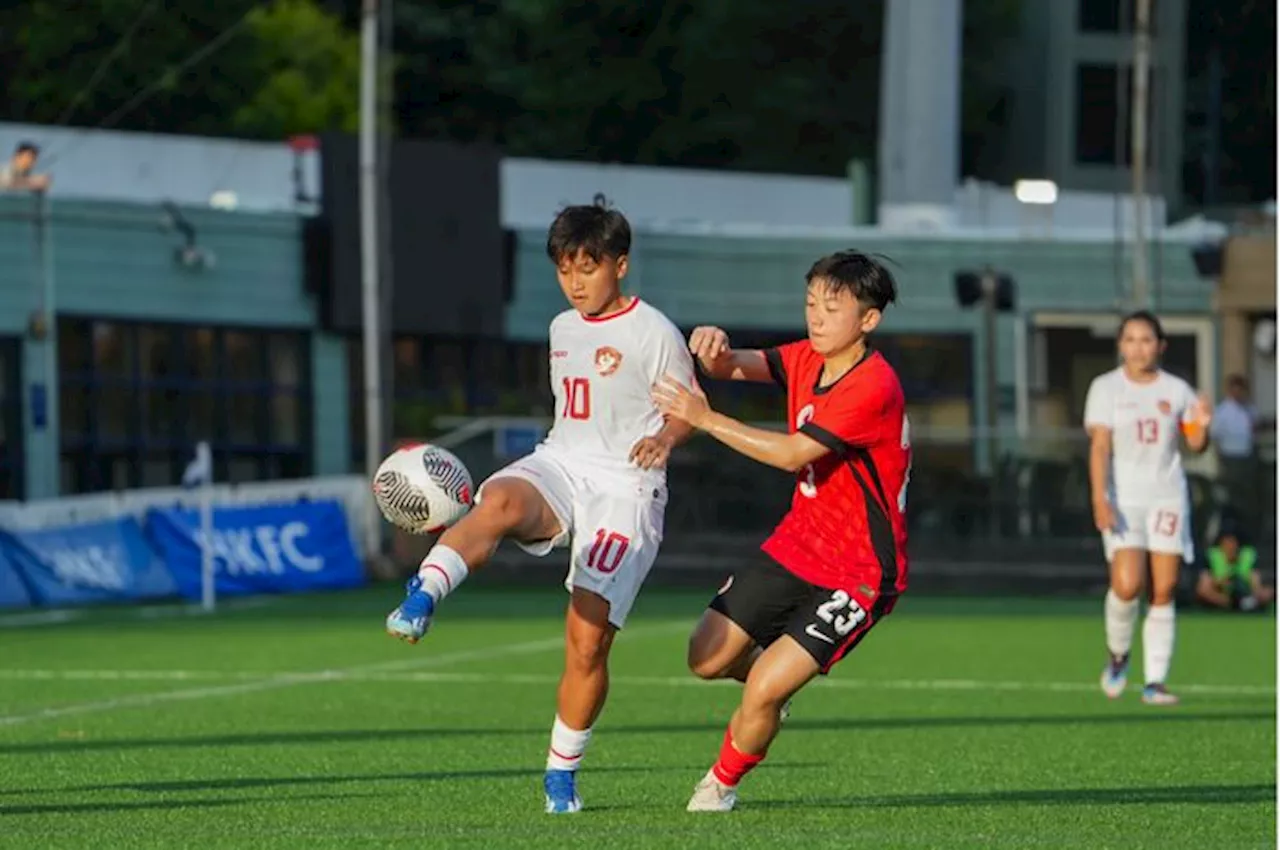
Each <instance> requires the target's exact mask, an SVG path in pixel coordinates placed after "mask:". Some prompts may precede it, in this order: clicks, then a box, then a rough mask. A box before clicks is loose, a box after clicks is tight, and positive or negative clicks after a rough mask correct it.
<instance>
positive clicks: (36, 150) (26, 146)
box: [13, 142, 40, 156]
mask: <svg viewBox="0 0 1280 850" xmlns="http://www.w3.org/2000/svg"><path fill="white" fill-rule="evenodd" d="M20 153H29V154H31V155H32V156H39V155H40V146H39V145H37V144H36V143H35V142H18V146H17V147H16V148H14V149H13V155H14V156H17V155H18V154H20Z"/></svg>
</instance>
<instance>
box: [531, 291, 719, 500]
mask: <svg viewBox="0 0 1280 850" xmlns="http://www.w3.org/2000/svg"><path fill="white" fill-rule="evenodd" d="M550 342H551V369H550V372H551V390H552V392H553V393H554V394H555V399H556V411H555V424H554V425H552V426H551V433H550V434H548V435H547V439H546V441H545V445H546V447H547V448H550V449H553V450H555V451H556V452H557V453H558V454H560V455H561V456H563V457H566V458H568V459H570V460H571V461H572V462H573V463H574V464H575V466H577V467H578V468H581V467H582V466H583V465H584V464H586V465H588V466H590V467H591V468H594V469H598V470H600V471H601V472H611V473H616V472H622V473H628V472H630V473H635V474H637V475H639V474H641V472H642V471H641V470H640V469H639V468H638V467H636V466H634V465H633V464H632V463H631V462H630V460H629V457H630V454H631V448H632V447H633V446H634V445H635V444H636V443H637V442H639V441H640V440H641V439H643V438H644V437H651V436H653V435H654V434H656V433H658V431H660V430H661V429H662V425H663V422H664V419H663V416H662V413H661V412H659V411H658V409H657V408H656V407H654V404H653V400H652V398H651V396H650V391H651V390H652V388H653V385H654V384H655V383H656V382H657V381H658V379H659V378H660V377H662V376H663V375H664V374H668V373H670V374H671V375H672V376H674V377H675V379H676V380H678V381H679V382H680V383H682V384H684V385H685V386H687V387H691V386H693V385H694V374H693V358H692V357H691V356H690V355H689V349H688V347H687V346H686V345H685V342H684V337H682V336H681V334H680V331H679V330H678V329H677V328H676V326H675V325H674V324H672V323H671V320H670V319H668V318H667V317H666V316H664V315H663V314H662V313H661V312H660V311H659V310H657V309H656V308H654V307H651V306H649V305H648V304H646V303H644V302H642V301H641V300H640V299H639V298H635V297H633V298H632V299H631V303H630V304H628V305H627V306H626V307H624V308H623V309H622V310H620V311H618V312H617V313H613V314H612V315H609V316H605V317H602V318H593V317H590V316H584V315H582V314H581V313H579V312H578V311H577V310H566V311H564V312H563V313H561V314H560V315H558V316H556V318H555V319H554V320H553V321H552V322H551V339H550ZM651 474H658V475H662V473H661V472H655V473H651Z"/></svg>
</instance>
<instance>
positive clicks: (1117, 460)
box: [1084, 369, 1196, 507]
mask: <svg viewBox="0 0 1280 850" xmlns="http://www.w3.org/2000/svg"><path fill="white" fill-rule="evenodd" d="M1195 402H1196V394H1195V392H1194V391H1193V390H1192V389H1191V386H1190V385H1189V384H1188V383H1187V382H1186V381H1184V380H1182V379H1181V378H1179V377H1177V376H1175V375H1170V374H1169V373H1168V372H1164V371H1160V372H1157V373H1156V377H1155V380H1153V381H1149V382H1147V383H1145V384H1140V383H1137V382H1135V381H1131V380H1129V379H1128V378H1127V377H1125V374H1124V370H1123V369H1113V370H1111V371H1110V372H1105V373H1103V374H1101V375H1099V376H1098V377H1096V378H1094V379H1093V383H1092V384H1090V385H1089V395H1088V396H1087V398H1086V399H1085V405H1084V425H1085V428H1086V429H1089V428H1093V427H1103V428H1108V429H1110V431H1111V475H1110V476H1109V480H1110V491H1111V492H1110V493H1109V495H1110V496H1111V499H1112V501H1113V503H1114V504H1116V505H1117V506H1124V507H1141V506H1147V505H1155V504H1168V503H1180V502H1181V501H1182V500H1183V499H1184V498H1185V496H1186V492H1187V478H1186V474H1185V473H1184V472H1183V469H1182V452H1181V449H1180V445H1179V435H1180V433H1181V423H1182V422H1183V420H1185V419H1188V418H1189V417H1190V416H1191V412H1192V410H1193V408H1194V406H1195Z"/></svg>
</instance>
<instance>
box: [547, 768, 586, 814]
mask: <svg viewBox="0 0 1280 850" xmlns="http://www.w3.org/2000/svg"><path fill="white" fill-rule="evenodd" d="M575 781H576V777H575V776H574V771H572V770H548V771H547V773H546V775H545V776H543V777H542V787H543V789H544V790H545V791H546V792H547V814H549V815H567V814H571V813H573V812H580V811H582V798H581V797H579V796H578V789H577V787H576V786H575V784H574V783H575Z"/></svg>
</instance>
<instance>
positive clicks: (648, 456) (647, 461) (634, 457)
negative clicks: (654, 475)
mask: <svg viewBox="0 0 1280 850" xmlns="http://www.w3.org/2000/svg"><path fill="white" fill-rule="evenodd" d="M669 457H671V441H670V440H668V439H666V438H664V437H659V436H656V435H655V436H653V437H645V438H643V439H641V440H640V442H638V443H636V444H635V445H634V446H632V447H631V462H632V463H634V464H635V465H636V466H638V467H640V468H641V469H664V468H666V465H667V458H669Z"/></svg>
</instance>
